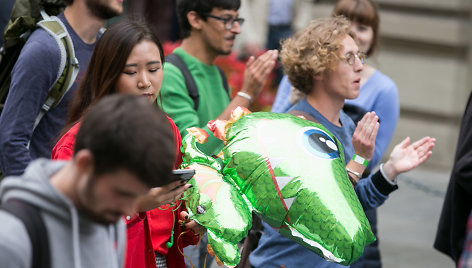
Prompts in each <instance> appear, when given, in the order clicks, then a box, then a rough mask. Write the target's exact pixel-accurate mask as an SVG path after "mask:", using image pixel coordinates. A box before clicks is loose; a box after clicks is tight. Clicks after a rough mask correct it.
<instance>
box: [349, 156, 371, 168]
mask: <svg viewBox="0 0 472 268" xmlns="http://www.w3.org/2000/svg"><path fill="white" fill-rule="evenodd" d="M352 160H353V161H354V162H356V163H358V164H361V165H363V166H364V167H367V165H368V164H369V161H368V160H366V159H365V158H364V157H362V156H359V155H357V154H354V156H353V157H352Z"/></svg>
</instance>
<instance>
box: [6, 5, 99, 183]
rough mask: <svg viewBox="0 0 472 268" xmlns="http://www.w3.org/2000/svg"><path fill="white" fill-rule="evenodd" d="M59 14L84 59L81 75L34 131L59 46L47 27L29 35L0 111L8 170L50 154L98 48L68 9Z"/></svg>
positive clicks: (16, 170)
mask: <svg viewBox="0 0 472 268" xmlns="http://www.w3.org/2000/svg"><path fill="white" fill-rule="evenodd" d="M58 17H59V18H60V19H61V21H62V22H63V23H64V24H65V26H66V28H67V31H68V32H69V35H70V36H71V39H72V43H73V45H74V51H75V56H76V58H77V59H78V60H79V64H80V71H79V74H78V76H77V78H76V81H75V82H74V84H73V86H72V88H71V89H70V90H69V92H68V93H67V94H66V95H65V96H64V98H63V99H62V101H61V102H60V103H59V104H58V105H57V106H56V107H54V108H53V109H51V110H50V111H49V112H47V113H46V114H45V115H44V117H43V118H42V120H41V121H40V123H39V125H38V126H37V128H36V129H35V131H34V133H33V126H34V122H35V120H36V117H37V115H38V114H39V112H40V110H41V107H42V105H43V104H44V102H45V101H46V98H47V96H48V91H49V89H50V88H51V87H52V86H53V85H54V82H55V80H56V77H57V72H58V70H59V64H60V51H59V46H58V45H57V43H56V41H55V39H54V38H53V37H52V36H50V35H49V34H48V33H47V32H46V31H45V30H43V29H37V30H36V31H34V32H33V34H32V35H31V36H30V38H28V41H27V42H26V44H25V46H24V47H23V49H22V51H21V54H20V56H19V58H18V60H17V62H16V64H15V66H14V67H13V70H12V73H11V79H12V80H11V85H10V90H9V93H8V97H7V99H6V102H5V106H4V109H3V112H2V114H1V116H0V168H1V170H2V172H3V174H4V175H20V174H22V173H23V171H24V170H25V168H26V166H27V165H28V163H30V162H31V161H32V160H34V159H36V158H40V157H46V158H50V157H51V150H52V148H53V146H54V144H55V141H56V139H57V138H58V136H59V134H60V131H61V129H62V128H63V127H64V124H65V121H66V117H67V113H68V110H69V103H70V101H71V100H72V97H73V95H74V93H75V91H76V88H77V85H78V82H79V81H80V78H81V77H82V76H83V74H84V72H85V70H86V69H87V66H88V63H89V60H90V56H91V54H92V52H93V48H94V47H95V44H86V43H84V42H83V41H82V39H80V37H79V36H78V35H77V34H76V33H75V32H74V30H73V29H72V27H71V26H70V25H69V23H68V22H67V20H66V19H65V16H64V14H60V15H59V16H58ZM29 141H31V143H30V147H29V149H28V148H26V146H27V144H28V142H29Z"/></svg>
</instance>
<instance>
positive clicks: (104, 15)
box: [85, 0, 121, 20]
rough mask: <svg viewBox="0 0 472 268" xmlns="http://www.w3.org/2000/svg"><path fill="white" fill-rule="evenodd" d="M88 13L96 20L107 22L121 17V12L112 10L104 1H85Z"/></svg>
mask: <svg viewBox="0 0 472 268" xmlns="http://www.w3.org/2000/svg"><path fill="white" fill-rule="evenodd" d="M85 3H86V5H87V7H88V9H89V10H90V12H91V13H92V14H93V15H94V16H96V17H97V18H100V19H103V20H107V19H111V18H113V17H116V16H119V15H121V12H120V11H118V10H114V9H113V8H111V7H110V6H109V5H107V3H104V0H86V1H85Z"/></svg>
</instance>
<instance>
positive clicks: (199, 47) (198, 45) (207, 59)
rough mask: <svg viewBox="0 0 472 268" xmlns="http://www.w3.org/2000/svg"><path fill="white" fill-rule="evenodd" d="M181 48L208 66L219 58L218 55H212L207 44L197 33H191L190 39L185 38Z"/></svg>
mask: <svg viewBox="0 0 472 268" xmlns="http://www.w3.org/2000/svg"><path fill="white" fill-rule="evenodd" d="M180 47H181V48H182V49H183V50H184V51H185V52H187V53H188V54H189V55H191V56H193V57H195V58H197V59H198V60H199V61H201V62H203V63H204V64H206V65H212V64H213V62H214V61H215V59H216V57H217V56H218V54H216V53H212V52H211V51H210V49H209V48H208V46H207V45H206V44H205V42H203V40H202V39H201V38H200V37H199V36H197V35H196V34H195V33H191V34H190V36H189V37H187V38H185V39H184V40H183V41H182V45H181V46H180Z"/></svg>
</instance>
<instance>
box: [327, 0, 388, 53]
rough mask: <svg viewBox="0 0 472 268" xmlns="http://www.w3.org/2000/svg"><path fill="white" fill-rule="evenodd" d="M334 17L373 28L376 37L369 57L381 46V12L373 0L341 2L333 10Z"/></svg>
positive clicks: (340, 0)
mask: <svg viewBox="0 0 472 268" xmlns="http://www.w3.org/2000/svg"><path fill="white" fill-rule="evenodd" d="M333 16H344V17H346V18H347V19H348V20H350V21H355V22H357V23H360V24H364V25H367V26H370V27H372V31H373V33H374V36H373V38H372V44H371V45H370V48H369V50H368V51H367V53H366V54H367V56H370V55H372V54H373V53H374V52H375V50H376V49H377V47H378V44H379V22H380V18H379V11H378V9H377V5H376V4H375V3H374V2H373V1H372V0H339V1H338V2H337V3H336V6H335V7H334V10H333Z"/></svg>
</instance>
